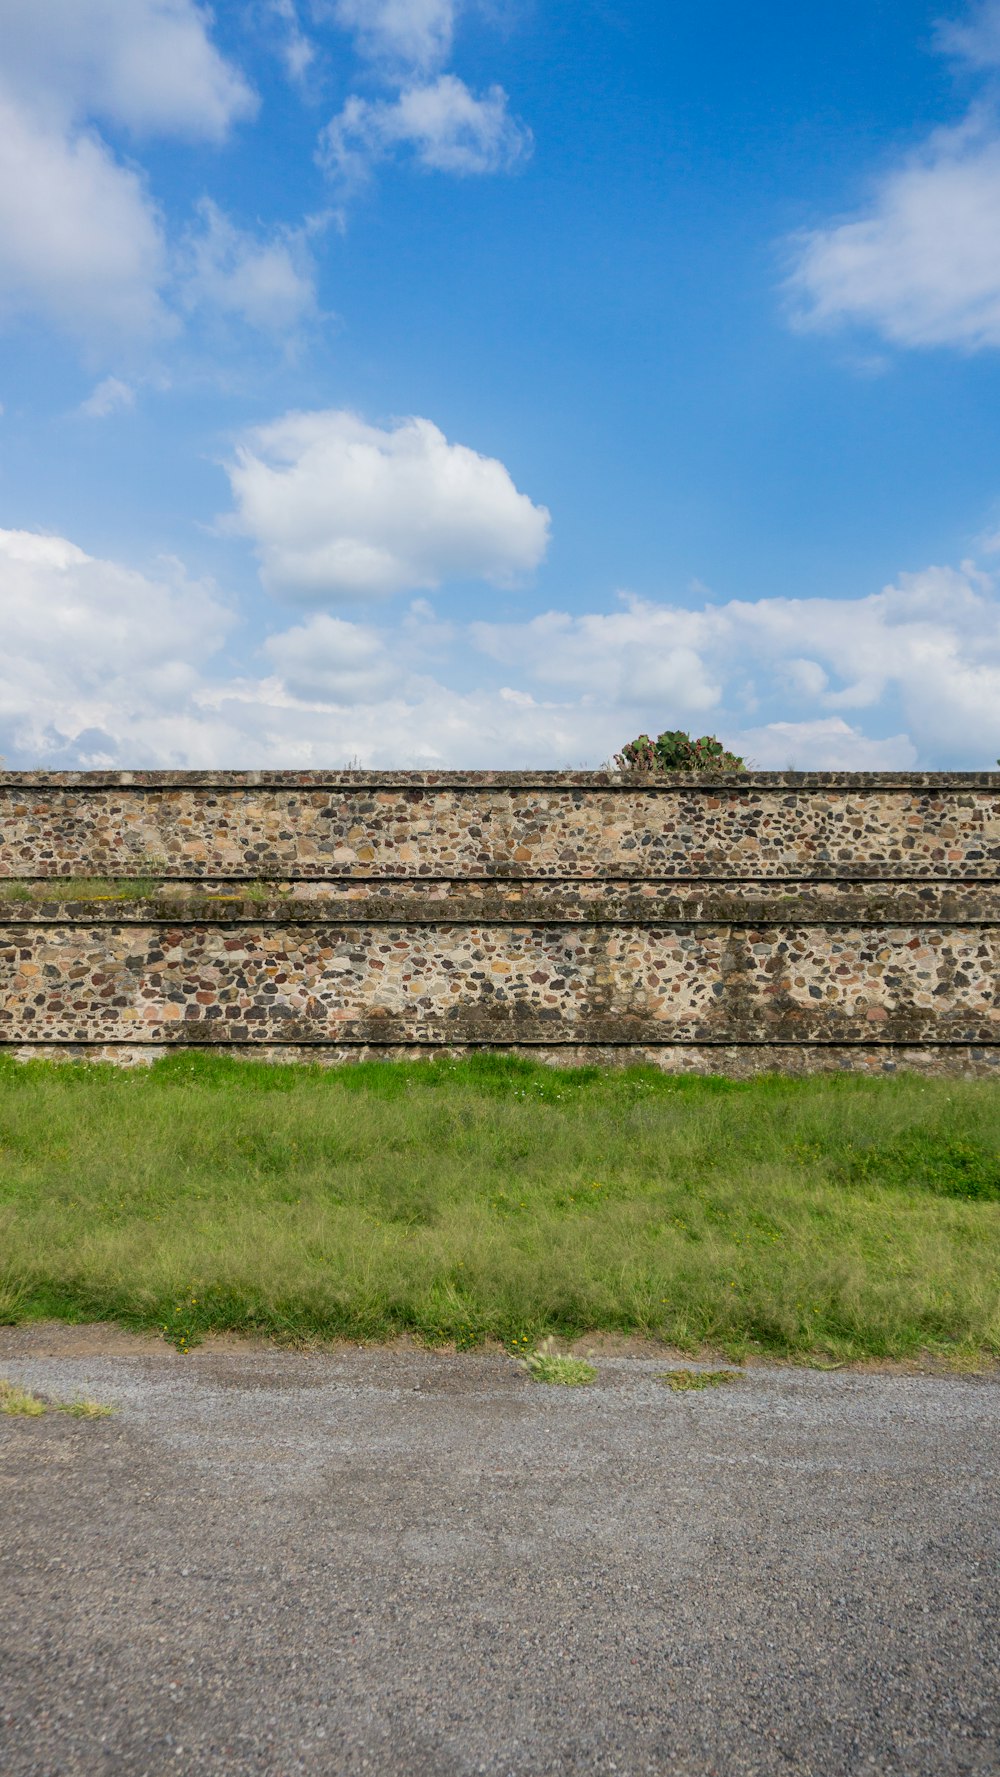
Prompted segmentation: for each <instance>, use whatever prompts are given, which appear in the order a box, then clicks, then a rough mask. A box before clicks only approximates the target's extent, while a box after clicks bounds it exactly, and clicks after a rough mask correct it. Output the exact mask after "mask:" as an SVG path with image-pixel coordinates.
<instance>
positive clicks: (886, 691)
mask: <svg viewBox="0 0 1000 1777" xmlns="http://www.w3.org/2000/svg"><path fill="white" fill-rule="evenodd" d="M472 636H473V640H474V641H475V643H476V645H477V646H478V647H480V648H481V649H482V650H483V651H484V652H485V653H487V654H489V655H490V656H491V657H492V658H493V659H495V660H497V661H500V662H502V663H503V664H505V665H511V666H513V665H515V664H516V663H518V662H520V663H523V670H524V673H525V675H526V676H527V677H528V678H529V679H530V680H533V681H534V682H535V683H537V684H539V685H544V686H547V687H548V686H557V687H559V689H560V690H562V691H563V692H566V691H576V692H577V693H578V694H580V695H581V696H583V697H586V698H587V699H589V700H590V701H591V702H592V703H593V704H594V705H595V706H596V707H598V708H601V707H603V708H607V707H609V706H612V707H613V706H616V705H617V707H618V708H620V709H621V710H622V711H623V712H624V711H630V712H633V713H634V714H635V715H639V716H640V720H639V723H638V726H639V727H640V728H642V727H648V726H649V723H650V722H651V721H652V722H653V723H656V722H657V721H658V722H659V723H660V725H661V727H669V726H675V725H680V726H688V725H690V726H694V725H695V724H696V723H699V722H701V721H702V719H703V718H707V721H706V725H707V726H710V727H713V728H719V730H720V732H723V733H724V736H725V738H726V739H728V740H729V741H730V742H731V743H733V744H736V745H737V746H738V745H739V743H740V738H741V736H742V737H743V740H744V743H745V744H746V745H747V746H748V747H749V749H750V751H751V752H752V753H753V754H754V755H755V756H756V757H758V759H759V761H760V763H762V764H773V763H775V762H777V763H781V762H782V761H781V760H780V758H778V759H776V755H777V754H780V752H781V750H782V748H783V747H785V746H786V744H789V742H790V734H791V731H790V730H789V729H788V726H787V722H784V721H783V722H782V723H779V724H778V725H777V727H775V726H774V725H773V724H772V725H767V724H765V725H764V726H760V725H756V726H753V725H750V726H748V723H747V717H748V716H751V715H753V714H754V713H755V712H757V711H758V710H759V708H760V706H761V705H762V704H767V705H771V706H773V705H775V704H778V705H779V707H781V706H784V708H785V710H788V707H789V705H791V706H792V707H793V708H794V706H795V703H796V702H798V703H799V704H800V705H801V706H802V714H801V717H800V718H799V720H798V721H797V722H796V723H795V724H794V728H795V746H796V749H797V751H798V752H799V753H800V754H801V753H802V752H803V750H804V749H805V747H806V729H804V728H803V725H802V724H803V723H806V724H807V726H808V729H809V731H810V732H811V733H812V734H813V737H814V741H815V743H816V746H815V747H814V748H813V749H812V750H813V753H814V754H815V752H816V749H817V748H818V751H819V753H820V755H822V753H823V748H824V747H827V746H828V743H832V742H834V741H835V742H836V748H837V752H838V756H839V757H843V756H844V748H845V747H847V748H848V750H851V749H852V748H853V749H854V754H853V756H860V755H861V754H863V752H864V748H865V747H866V746H868V745H869V744H870V743H869V741H868V740H867V739H866V737H865V736H864V735H863V734H861V733H860V732H859V731H857V730H853V729H848V728H847V726H846V724H844V723H843V719H842V717H839V712H842V711H847V710H850V711H866V712H875V713H876V714H877V713H878V712H879V710H880V709H883V708H885V707H886V704H887V700H892V701H893V703H894V704H896V705H898V706H899V708H900V709H901V711H902V714H903V718H904V720H905V722H906V727H907V731H908V734H909V735H910V736H912V737H913V740H912V742H911V741H909V740H908V738H907V735H906V734H900V735H897V736H895V737H894V738H893V739H892V741H891V742H882V741H880V742H878V743H871V744H877V745H879V746H887V745H891V747H892V748H893V749H894V751H895V755H896V762H897V763H898V762H899V755H900V754H901V753H902V752H905V751H906V750H907V748H908V747H911V748H912V747H913V746H915V747H916V749H917V751H919V753H920V755H921V756H922V757H928V756H929V757H935V756H937V757H940V758H943V759H945V760H948V759H956V758H958V759H961V758H963V757H968V756H969V755H970V753H971V754H972V755H974V756H975V755H978V756H979V757H980V758H982V759H983V761H984V764H988V763H989V762H990V761H991V760H992V759H995V758H996V757H997V755H998V753H1000V601H998V599H997V596H996V589H995V584H994V582H993V581H992V580H991V579H990V578H989V577H987V576H985V575H982V574H979V573H977V572H976V571H975V570H974V569H972V568H971V567H969V566H966V567H964V568H963V569H961V570H958V569H953V568H928V569H925V570H924V571H923V572H922V573H919V574H904V575H902V576H901V577H900V580H899V581H898V583H897V584H896V585H894V586H889V587H886V588H885V590H884V591H883V592H880V593H873V594H870V595H869V596H868V597H867V598H861V599H852V600H850V601H845V600H839V599H783V598H769V599H768V598H765V599H759V600H756V601H754V602H750V601H741V600H733V601H731V602H730V603H729V604H725V605H704V606H702V607H701V608H700V609H692V610H689V609H686V608H683V607H680V606H672V605H660V604H653V603H651V602H648V601H644V600H639V599H632V600H628V601H626V604H625V608H624V609H623V610H621V611H616V612H604V613H594V614H591V615H587V616H583V617H571V616H569V615H567V614H565V613H553V612H550V613H548V614H546V615H545V616H541V617H536V618H534V619H532V620H531V621H530V622H529V623H525V624H477V625H474V626H473V629H472ZM643 712H644V713H643ZM835 713H836V714H837V715H838V717H839V720H838V721H837V722H835V723H834V724H833V725H832V726H831V717H832V716H833V715H834V714H835ZM682 718H683V720H682ZM817 724H818V726H817ZM622 726H623V727H627V726H628V723H627V722H626V721H625V720H624V717H623V720H622ZM767 734H772V741H767V742H766V744H765V739H764V738H763V737H764V736H765V735H767ZM851 734H855V735H857V742H856V743H855V742H854V741H851V740H850V739H849V737H850V735H851ZM859 749H860V752H859ZM914 756H915V755H914Z"/></svg>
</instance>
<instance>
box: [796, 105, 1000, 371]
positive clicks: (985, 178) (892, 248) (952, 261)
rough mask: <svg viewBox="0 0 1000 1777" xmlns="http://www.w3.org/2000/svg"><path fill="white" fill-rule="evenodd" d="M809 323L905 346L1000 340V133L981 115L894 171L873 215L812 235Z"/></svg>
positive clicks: (802, 249)
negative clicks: (863, 330)
mask: <svg viewBox="0 0 1000 1777" xmlns="http://www.w3.org/2000/svg"><path fill="white" fill-rule="evenodd" d="M790 289H791V292H792V295H793V298H794V301H795V303H796V314H797V318H798V320H799V322H800V324H803V325H807V326H822V325H826V324H830V323H836V322H842V321H854V322H860V323H862V324H864V325H867V326H871V327H874V328H875V329H876V330H877V331H878V332H880V333H881V334H882V335H883V336H884V337H885V338H886V339H889V340H891V341H893V342H894V343H895V344H897V345H904V346H934V345H951V346H959V347H963V348H965V349H966V350H969V351H975V350H977V349H980V348H982V347H984V346H996V345H1000V133H998V131H997V128H996V125H995V123H994V120H993V119H992V118H991V117H990V116H989V115H987V114H985V113H977V114H975V115H973V116H972V117H971V118H969V119H968V120H967V121H966V122H965V123H964V124H962V125H961V126H960V127H959V128H957V129H952V130H938V131H936V132H935V134H934V135H933V136H931V138H930V140H929V141H928V142H927V143H925V145H924V146H923V147H922V148H921V149H919V150H918V151H917V152H916V153H915V154H914V155H913V156H912V157H911V158H910V160H909V161H907V162H906V163H905V164H904V165H903V166H901V167H897V168H894V169H893V170H892V171H890V172H889V173H888V174H887V175H886V176H885V178H884V179H883V180H882V182H881V184H880V185H879V186H878V188H877V190H876V193H875V198H874V202H873V203H872V205H871V206H870V208H869V210H868V211H867V212H866V213H864V214H863V215H861V216H859V217H856V218H854V219H852V220H848V221H845V222H841V223H838V224H836V225H835V226H834V227H831V228H825V229H818V230H816V231H815V232H814V233H812V234H809V235H807V236H805V237H804V238H803V239H802V240H801V242H800V243H799V247H798V262H797V265H796V268H795V271H794V273H793V275H792V278H791V281H790Z"/></svg>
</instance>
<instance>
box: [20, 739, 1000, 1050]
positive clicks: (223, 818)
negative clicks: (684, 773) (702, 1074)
mask: <svg viewBox="0 0 1000 1777" xmlns="http://www.w3.org/2000/svg"><path fill="white" fill-rule="evenodd" d="M80 878H105V879H108V880H105V881H104V882H101V881H95V882H92V883H91V884H90V885H89V886H88V885H87V884H85V883H83V882H81V881H80V880H79V879H80ZM115 878H120V879H125V881H124V883H116V882H115V881H114V880H113V879H115ZM137 879H145V880H144V882H143V883H141V884H139V883H137ZM998 982H1000V773H993V774H986V773H983V774H972V773H969V774H962V775H958V776H956V775H945V774H928V775H919V774H909V773H905V774H899V775H895V776H884V775H880V776H867V775H866V776H857V775H847V774H827V775H818V774H817V775H813V774H804V773H803V774H800V773H788V774H771V773H766V774H763V773H762V774H747V775H740V776H739V777H728V778H719V779H706V778H690V777H683V778H676V779H665V780H660V779H657V780H649V779H638V780H637V779H630V778H627V777H625V778H619V777H617V776H614V775H611V774H606V773H592V774H587V773H538V774H532V775H527V774H520V775H519V774H512V773H490V772H479V773H472V774H466V775H463V774H458V773H440V774H431V773H361V772H355V773H309V774H298V773H288V774H283V773H214V774H195V773H179V774H170V773H114V774H101V773H80V774H62V773H59V774H56V773H52V774H45V773H36V774H13V773H0V1045H3V1046H4V1047H7V1048H11V1049H14V1050H15V1051H16V1052H18V1053H21V1054H31V1053H78V1052H85V1053H87V1052H89V1053H95V1054H97V1053H100V1054H113V1055H116V1056H118V1057H121V1058H126V1059H133V1058H138V1057H142V1056H144V1055H152V1054H156V1053H160V1052H162V1051H163V1050H164V1049H165V1048H166V1047H167V1046H174V1045H177V1044H181V1045H192V1044H198V1045H207V1044H212V1045H218V1044H222V1045H225V1046H227V1047H231V1048H232V1049H233V1050H234V1051H235V1052H238V1053H258V1054H261V1055H267V1056H269V1057H275V1058H280V1057H282V1056H291V1055H299V1054H309V1055H312V1056H314V1057H315V1056H321V1057H330V1058H341V1057H344V1056H348V1055H358V1054H366V1055H367V1054H372V1053H379V1054H408V1053H423V1052H427V1051H428V1050H432V1049H435V1048H441V1047H445V1048H448V1049H453V1050H459V1051H460V1050H462V1049H463V1048H468V1047H481V1046H489V1047H493V1048H497V1047H499V1048H505V1049H507V1048H509V1049H514V1050H518V1051H524V1052H531V1053H535V1054H538V1055H544V1056H545V1057H546V1058H547V1059H553V1060H564V1061H571V1060H575V1059H592V1058H597V1059H602V1060H652V1061H654V1062H658V1063H659V1064H660V1065H664V1066H669V1067H671V1068H695V1069H705V1068H708V1069H712V1070H717V1071H726V1072H730V1073H741V1072H747V1071H753V1070H754V1069H756V1068H758V1067H781V1068H794V1069H796V1070H801V1069H803V1068H805V1069H808V1068H813V1067H821V1066H837V1067H858V1068H867V1069H871V1068H891V1067H894V1066H899V1065H907V1066H920V1067H924V1068H927V1069H930V1070H932V1071H948V1070H952V1071H963V1072H978V1073H986V1072H989V1071H992V1070H993V1069H994V1068H997V1067H1000V995H998Z"/></svg>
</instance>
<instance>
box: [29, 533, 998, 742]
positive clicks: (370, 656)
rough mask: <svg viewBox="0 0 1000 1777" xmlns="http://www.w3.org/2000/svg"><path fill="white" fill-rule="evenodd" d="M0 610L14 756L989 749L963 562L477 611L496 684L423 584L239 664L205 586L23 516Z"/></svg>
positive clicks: (975, 587) (981, 585)
mask: <svg viewBox="0 0 1000 1777" xmlns="http://www.w3.org/2000/svg"><path fill="white" fill-rule="evenodd" d="M0 614H2V621H3V633H4V653H3V656H2V659H0V752H3V753H4V754H5V755H6V756H7V760H8V762H9V763H15V764H21V765H32V764H38V765H44V764H49V765H53V764H67V765H69V764H76V765H88V764H93V765H97V764H107V765H120V766H130V765H135V766H139V765H153V764H164V765H189V766H192V767H195V766H206V767H207V766H264V765H275V766H280V765H285V766H301V767H303V768H305V767H308V766H324V765H326V766H330V765H332V766H339V765H343V764H345V763H346V762H347V761H348V760H350V759H353V758H359V759H360V760H361V762H362V763H363V764H365V765H371V766H387V767H388V766H399V767H403V766H420V765H428V766H434V765H438V766H459V767H460V766H466V767H474V766H514V767H516V766H527V767H553V766H555V767H558V766H565V765H573V766H578V765H581V764H585V763H588V764H590V765H592V766H597V765H600V764H601V763H602V762H603V761H604V760H606V759H608V758H610V757H611V755H612V754H613V753H614V752H616V751H617V750H618V749H619V748H620V747H621V746H622V744H623V742H624V741H626V740H628V739H630V738H631V737H632V736H633V735H635V734H637V733H639V732H640V731H641V730H643V729H645V730H646V731H648V732H652V733H655V732H657V731H658V729H660V728H663V727H666V726H671V727H672V726H679V727H687V728H691V729H692V730H694V732H696V733H702V732H704V731H706V730H708V731H709V732H714V733H718V734H719V735H720V736H721V737H722V738H723V739H724V740H725V741H727V742H728V743H729V744H730V745H733V746H735V747H736V748H737V750H739V751H741V752H744V753H745V754H746V755H747V756H748V758H749V759H750V760H751V761H752V763H753V764H755V765H756V766H757V767H759V768H762V769H779V770H780V769H784V768H786V767H789V766H795V767H798V768H800V769H806V768H815V769H844V770H878V769H906V768H910V767H917V766H921V765H923V766H938V767H940V766H972V767H979V768H988V767H989V766H990V765H991V764H992V762H993V760H994V759H995V758H996V757H997V755H998V754H1000V599H998V597H997V592H996V587H995V584H994V582H993V581H992V580H991V579H990V578H988V577H986V576H984V575H982V574H979V573H976V572H975V571H974V570H972V569H971V568H968V567H966V568H963V569H946V568H930V569H927V570H925V571H924V572H922V573H920V574H915V575H910V576H904V577H902V578H901V579H900V581H899V582H898V583H897V584H896V585H894V586H890V587H887V588H886V589H885V590H884V591H883V592H881V593H876V594H872V595H871V596H869V597H867V598H862V599H857V600H852V601H850V602H849V603H845V602H839V603H838V602H837V601H835V600H825V599H779V598H770V599H760V600H757V601H749V600H744V601H740V600H733V601H731V602H730V603H729V604H725V605H714V606H713V605H710V604H702V605H701V606H700V607H698V608H697V609H690V610H688V609H685V608H683V607H679V606H670V605H667V604H654V603H651V602H648V601H637V600H634V601H631V602H630V603H629V604H627V605H626V606H625V607H624V608H622V609H620V610H617V611H614V610H613V611H607V612H594V613H591V614H589V615H587V616H584V617H575V616H569V615H567V614H561V615H560V614H556V615H552V614H550V615H549V616H547V617H543V618H537V619H535V620H533V621H532V622H530V623H525V624H493V625H490V626H483V627H480V628H479V629H478V630H477V631H476V632H475V634H474V636H473V637H472V638H471V639H472V641H473V642H474V643H475V644H477V645H478V647H479V648H480V650H483V649H485V650H487V651H488V653H489V655H490V657H491V658H492V659H493V660H494V661H498V662H500V663H502V666H503V668H504V675H505V678H506V683H503V682H501V683H499V684H491V683H486V682H484V680H486V679H488V678H489V676H490V675H489V674H488V673H485V672H484V671H483V658H482V653H480V654H479V657H478V659H477V656H476V654H475V653H474V652H470V650H469V648H468V645H467V644H468V641H469V639H470V638H469V637H468V635H463V634H462V633H461V632H458V633H451V634H450V633H449V632H448V631H447V630H446V629H444V628H443V627H442V626H440V625H437V624H436V623H435V621H434V619H433V614H432V613H431V612H430V611H429V610H428V609H427V607H426V606H425V605H424V603H423V601H417V604H416V605H415V606H413V607H411V610H410V612H409V613H408V615H407V617H406V618H405V619H404V621H403V622H402V623H400V624H396V625H385V626H376V625H374V624H371V623H351V622H347V621H344V620H342V619H340V618H335V617H332V616H330V615H328V614H327V613H317V614H314V615H312V616H311V617H309V618H307V619H306V620H305V621H303V622H301V623H298V624H296V625H294V626H293V627H291V628H289V629H286V630H285V631H283V632H282V633H280V634H278V635H274V636H271V637H270V638H269V639H268V640H267V641H266V642H265V643H264V645H263V647H262V649H261V656H260V657H261V660H262V672H261V674H260V676H257V677H249V676H248V677H244V678H236V679H234V678H233V677H232V676H231V675H230V674H228V673H227V672H226V670H225V667H224V662H223V661H222V659H221V657H220V650H221V648H222V646H223V643H224V641H225V639H226V637H227V635H228V633H229V629H230V626H231V624H232V623H233V621H234V619H233V615H232V613H231V612H230V611H229V610H227V609H226V608H225V606H224V605H223V604H222V602H221V601H220V599H219V597H218V595H217V593H216V592H215V590H214V588H213V587H212V586H211V585H207V584H203V583H198V582H192V581H191V580H190V579H188V578H187V576H186V575H185V574H184V572H183V570H182V569H181V568H180V567H179V565H178V564H176V563H169V562H168V563H166V564H164V565H163V566H162V568H158V569H157V570H156V571H155V573H153V574H142V573H137V572H136V571H135V570H133V569H129V568H126V567H123V566H122V565H120V564H119V563H116V562H113V561H100V560H95V559H93V558H92V557H90V556H88V555H86V554H85V553H84V552H83V551H82V550H80V549H78V548H76V547H75V546H74V545H73V544H71V543H69V542H67V541H65V540H64V539H61V538H57V537H42V536H37V535H35V534H33V533H24V532H11V531H7V532H0ZM643 653H645V654H646V655H648V657H649V663H650V664H649V666H648V670H645V671H640V667H641V666H642V654H643ZM432 668H433V670H432ZM845 692H848V693H849V694H850V695H849V699H848V700H847V701H845V697H844V694H845Z"/></svg>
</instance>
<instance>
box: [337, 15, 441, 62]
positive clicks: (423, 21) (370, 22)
mask: <svg viewBox="0 0 1000 1777" xmlns="http://www.w3.org/2000/svg"><path fill="white" fill-rule="evenodd" d="M323 10H325V11H326V12H328V13H329V14H330V15H331V16H332V17H333V18H334V19H335V20H336V22H337V24H338V25H340V26H341V27H342V29H343V30H345V31H350V32H352V34H353V36H354V39H355V44H356V46H357V49H358V51H359V53H360V54H361V55H363V56H367V57H368V59H369V60H371V61H374V62H385V63H388V64H389V65H390V66H393V65H395V66H402V67H404V68H407V69H411V68H419V69H427V68H437V67H440V66H441V65H442V64H443V63H444V62H445V61H446V60H447V58H448V56H449V55H450V54H451V46H452V40H453V37H454V32H455V21H456V18H457V16H458V13H459V10H460V0H327V3H326V6H325V7H324V9H323Z"/></svg>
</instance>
